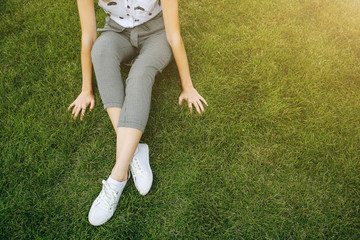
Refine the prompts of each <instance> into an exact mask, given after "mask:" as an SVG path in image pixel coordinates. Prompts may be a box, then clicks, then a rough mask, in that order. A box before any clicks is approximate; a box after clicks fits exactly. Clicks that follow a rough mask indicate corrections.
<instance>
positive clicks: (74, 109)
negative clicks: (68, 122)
mask: <svg viewBox="0 0 360 240" xmlns="http://www.w3.org/2000/svg"><path fill="white" fill-rule="evenodd" d="M76 109H77V106H75V107H74V108H73V110H72V113H71V114H72V115H74V114H75V112H76Z"/></svg>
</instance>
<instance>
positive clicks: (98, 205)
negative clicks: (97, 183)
mask: <svg viewBox="0 0 360 240" xmlns="http://www.w3.org/2000/svg"><path fill="white" fill-rule="evenodd" d="M126 181H127V180H126ZM102 183H103V187H102V190H101V192H100V194H99V196H98V197H97V198H96V199H95V201H94V202H93V204H92V206H91V208H90V211H89V222H90V223H91V225H94V226H99V225H101V224H104V223H105V222H106V221H107V220H109V219H110V218H111V217H112V215H113V214H114V212H115V210H116V205H117V204H118V202H119V199H120V196H121V193H122V191H123V190H124V187H125V184H126V182H125V183H124V186H123V187H122V188H120V189H117V190H115V189H114V188H112V187H111V186H110V184H109V183H108V182H106V181H105V180H103V181H102Z"/></svg>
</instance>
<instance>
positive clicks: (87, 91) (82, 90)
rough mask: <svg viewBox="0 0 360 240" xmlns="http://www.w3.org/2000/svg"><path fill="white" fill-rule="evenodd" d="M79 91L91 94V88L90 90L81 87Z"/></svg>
mask: <svg viewBox="0 0 360 240" xmlns="http://www.w3.org/2000/svg"><path fill="white" fill-rule="evenodd" d="M81 92H83V93H87V94H93V90H92V89H85V88H83V89H81Z"/></svg>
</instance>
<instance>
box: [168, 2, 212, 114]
mask: <svg viewBox="0 0 360 240" xmlns="http://www.w3.org/2000/svg"><path fill="white" fill-rule="evenodd" d="M161 5H162V11H163V17H164V23H165V30H166V37H167V39H168V42H169V44H170V46H171V49H172V51H173V54H174V58H175V62H176V65H177V67H178V70H179V74H180V79H181V85H182V89H183V91H182V93H181V94H180V97H179V104H181V103H182V101H183V100H184V99H185V100H187V102H188V106H189V108H190V111H192V105H194V106H195V108H196V111H197V112H198V113H199V114H201V112H204V111H205V110H204V107H203V105H202V102H204V103H205V104H206V105H207V103H206V101H205V99H204V98H203V97H202V96H200V94H199V93H198V92H197V91H196V89H195V88H194V86H193V84H192V81H191V77H190V70H189V64H188V60H187V56H186V51H185V47H184V43H183V40H182V37H181V34H180V23H179V12H178V1H177V0H161Z"/></svg>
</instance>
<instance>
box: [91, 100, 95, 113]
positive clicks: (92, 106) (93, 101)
mask: <svg viewBox="0 0 360 240" xmlns="http://www.w3.org/2000/svg"><path fill="white" fill-rule="evenodd" d="M94 107H95V100H94V99H92V100H91V102H90V111H91V110H93V109H94Z"/></svg>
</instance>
